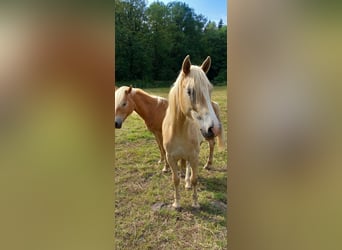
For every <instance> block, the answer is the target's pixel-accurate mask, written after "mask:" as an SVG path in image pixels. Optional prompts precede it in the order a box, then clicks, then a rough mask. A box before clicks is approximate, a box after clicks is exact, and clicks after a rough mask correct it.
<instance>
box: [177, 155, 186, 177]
mask: <svg viewBox="0 0 342 250" xmlns="http://www.w3.org/2000/svg"><path fill="white" fill-rule="evenodd" d="M186 166H187V165H186V160H183V159H182V160H180V171H179V172H180V176H181V177H185V176H186V175H185V174H186Z"/></svg>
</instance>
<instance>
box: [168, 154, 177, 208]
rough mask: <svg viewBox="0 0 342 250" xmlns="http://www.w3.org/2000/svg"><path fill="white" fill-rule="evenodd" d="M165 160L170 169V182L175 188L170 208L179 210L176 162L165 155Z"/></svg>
mask: <svg viewBox="0 0 342 250" xmlns="http://www.w3.org/2000/svg"><path fill="white" fill-rule="evenodd" d="M166 160H167V161H168V162H169V165H170V167H171V171H172V182H173V185H174V187H175V192H174V202H173V204H172V207H174V208H176V209H179V208H180V202H179V201H180V195H179V182H180V179H179V176H178V164H177V160H175V159H174V158H172V157H169V156H168V155H166Z"/></svg>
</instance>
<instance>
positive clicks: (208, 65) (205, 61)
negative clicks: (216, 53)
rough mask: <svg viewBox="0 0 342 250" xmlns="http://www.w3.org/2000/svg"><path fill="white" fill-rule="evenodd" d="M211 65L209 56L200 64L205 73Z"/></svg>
mask: <svg viewBox="0 0 342 250" xmlns="http://www.w3.org/2000/svg"><path fill="white" fill-rule="evenodd" d="M210 66H211V58H210V56H208V57H207V59H205V60H204V62H203V63H202V65H201V68H202V70H203V71H204V72H205V73H206V74H207V73H208V71H209V69H210Z"/></svg>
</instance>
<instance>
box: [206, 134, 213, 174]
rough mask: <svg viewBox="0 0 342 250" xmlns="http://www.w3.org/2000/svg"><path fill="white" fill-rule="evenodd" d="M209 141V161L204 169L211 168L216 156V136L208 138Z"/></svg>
mask: <svg viewBox="0 0 342 250" xmlns="http://www.w3.org/2000/svg"><path fill="white" fill-rule="evenodd" d="M208 143H209V157H208V160H207V163H206V164H205V165H204V169H207V170H209V169H211V167H212V164H213V158H214V146H215V138H213V139H210V140H208Z"/></svg>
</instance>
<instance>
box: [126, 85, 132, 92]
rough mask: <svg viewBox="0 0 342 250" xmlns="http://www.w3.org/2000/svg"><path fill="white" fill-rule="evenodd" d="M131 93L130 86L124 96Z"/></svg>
mask: <svg viewBox="0 0 342 250" xmlns="http://www.w3.org/2000/svg"><path fill="white" fill-rule="evenodd" d="M131 92H132V85H130V86H129V88H128V89H127V90H126V94H129V93H131Z"/></svg>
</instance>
